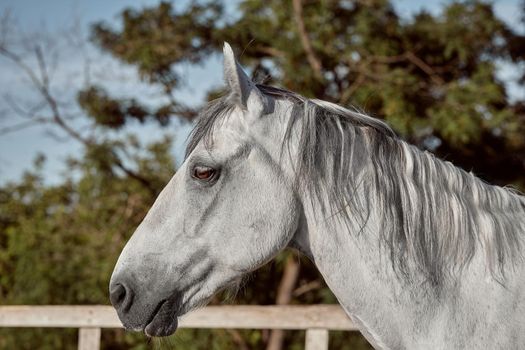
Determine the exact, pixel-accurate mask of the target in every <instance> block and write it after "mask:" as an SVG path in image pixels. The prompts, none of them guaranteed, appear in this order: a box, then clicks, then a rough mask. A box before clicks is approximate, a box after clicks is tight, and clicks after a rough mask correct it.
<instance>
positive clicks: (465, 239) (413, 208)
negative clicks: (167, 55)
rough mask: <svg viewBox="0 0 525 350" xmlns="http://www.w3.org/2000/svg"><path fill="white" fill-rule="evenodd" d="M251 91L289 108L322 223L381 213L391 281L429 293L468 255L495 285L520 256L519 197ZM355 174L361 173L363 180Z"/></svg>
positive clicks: (342, 122)
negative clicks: (479, 255) (481, 257)
mask: <svg viewBox="0 0 525 350" xmlns="http://www.w3.org/2000/svg"><path fill="white" fill-rule="evenodd" d="M257 87H258V88H259V89H260V90H261V91H262V92H263V93H264V94H266V95H268V96H271V97H273V98H276V99H286V100H289V101H291V102H292V104H293V107H292V110H291V117H290V121H289V123H288V126H287V130H286V136H285V143H286V140H287V139H290V138H291V137H290V135H291V132H292V129H293V128H294V126H295V125H296V123H297V122H298V121H301V122H300V123H299V128H300V130H299V145H298V154H299V155H300V156H299V159H297V163H296V164H295V174H296V176H297V179H296V180H297V183H298V185H299V186H300V188H301V189H302V190H305V191H310V192H311V193H312V194H314V195H313V196H312V197H311V198H318V199H320V201H319V202H321V203H327V205H322V207H321V208H320V214H322V216H323V217H324V218H327V217H329V218H334V219H335V218H337V219H339V220H342V221H343V222H345V223H346V224H347V225H349V224H350V222H352V220H354V222H355V220H356V219H359V220H360V221H361V228H363V227H364V226H365V225H366V223H367V220H368V217H369V215H370V213H371V211H372V210H374V211H376V212H378V213H383V217H382V222H381V233H380V235H381V242H382V246H384V247H386V248H387V249H388V251H389V255H390V260H391V263H392V265H393V267H394V269H395V271H397V272H400V275H401V276H403V277H405V278H410V277H411V276H412V275H413V274H412V273H411V271H413V268H415V269H416V270H417V271H418V272H419V273H420V274H422V275H423V276H424V279H425V280H426V281H428V282H429V283H431V285H433V286H436V287H439V286H442V285H443V284H444V283H445V282H446V281H447V280H448V278H447V277H448V276H450V275H452V274H453V273H455V272H457V271H458V270H460V269H462V268H463V267H465V266H466V265H467V264H468V263H469V262H470V261H471V260H472V258H473V257H474V255H475V253H476V252H477V250H478V249H482V250H483V251H484V254H485V256H486V259H487V265H488V268H489V269H490V271H491V272H492V273H493V275H495V276H496V275H497V276H502V277H504V273H503V272H504V266H505V264H506V262H507V261H516V260H517V259H519V258H522V256H523V254H522V253H521V251H522V250H521V248H522V240H523V238H524V237H523V232H525V221H524V220H523V219H522V220H517V217H518V215H520V216H521V217H522V218H525V197H523V196H520V195H519V194H518V193H517V191H513V190H511V189H509V188H502V187H498V186H492V185H490V184H487V183H485V182H483V181H482V180H480V179H479V178H477V177H476V176H474V175H473V174H472V173H467V172H465V171H464V170H462V169H460V168H457V167H455V166H454V165H452V164H451V163H450V162H445V161H442V160H440V159H438V158H436V157H435V156H434V155H432V154H431V153H429V152H427V151H424V152H423V151H421V150H419V149H418V148H417V147H415V146H412V145H409V144H407V143H406V142H405V141H403V140H401V139H400V138H399V137H398V136H397V135H396V134H395V132H394V131H393V130H392V129H391V128H390V127H389V126H388V125H387V124H385V123H384V122H382V121H381V120H378V119H375V118H372V117H370V116H368V115H366V114H364V113H361V112H359V111H357V110H350V109H346V108H343V107H341V106H339V105H336V104H333V103H330V102H326V101H321V100H316V99H308V98H305V97H303V96H301V95H299V94H296V93H294V92H291V91H287V90H284V89H279V88H275V87H270V86H266V85H257ZM233 108H234V105H233V103H232V102H231V101H230V99H229V98H228V96H225V97H222V98H220V99H217V100H215V101H212V102H211V103H209V104H208V106H207V107H206V108H205V109H204V110H203V112H202V113H201V116H200V118H199V119H198V121H197V123H196V126H195V128H194V129H193V131H192V132H191V134H190V137H189V142H188V147H187V149H186V156H188V155H189V154H190V153H191V151H192V150H193V149H194V148H195V147H196V145H197V144H198V143H199V142H200V141H201V140H203V139H204V140H208V139H209V138H210V136H211V135H212V133H213V129H214V126H215V125H216V124H217V121H218V120H220V119H222V118H223V117H224V116H225V115H227V114H228V113H229V112H230V111H231V110H232V109H233ZM283 149H284V147H283ZM365 169H368V170H371V171H368V172H366V175H363V174H364V171H365ZM357 191H361V193H363V194H365V196H357V195H355V194H356V193H357ZM360 197H364V198H362V199H360ZM326 198H328V200H325V199H326ZM372 205H373V208H372ZM359 232H361V230H359ZM520 235H521V236H520ZM410 266H411V267H410Z"/></svg>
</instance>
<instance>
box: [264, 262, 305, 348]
mask: <svg viewBox="0 0 525 350" xmlns="http://www.w3.org/2000/svg"><path fill="white" fill-rule="evenodd" d="M300 267H301V265H300V264H299V262H298V261H297V258H296V257H295V256H294V255H290V256H288V258H287V259H286V264H285V265H284V271H283V277H282V278H281V282H280V283H279V289H278V290H277V298H276V300H275V304H277V305H287V304H289V303H290V301H291V300H292V293H293V289H294V287H295V284H296V283H297V278H298V277H299V271H300ZM283 340H284V331H283V330H281V329H274V330H272V332H271V333H270V339H269V340H268V345H267V347H266V350H281V349H282V346H283Z"/></svg>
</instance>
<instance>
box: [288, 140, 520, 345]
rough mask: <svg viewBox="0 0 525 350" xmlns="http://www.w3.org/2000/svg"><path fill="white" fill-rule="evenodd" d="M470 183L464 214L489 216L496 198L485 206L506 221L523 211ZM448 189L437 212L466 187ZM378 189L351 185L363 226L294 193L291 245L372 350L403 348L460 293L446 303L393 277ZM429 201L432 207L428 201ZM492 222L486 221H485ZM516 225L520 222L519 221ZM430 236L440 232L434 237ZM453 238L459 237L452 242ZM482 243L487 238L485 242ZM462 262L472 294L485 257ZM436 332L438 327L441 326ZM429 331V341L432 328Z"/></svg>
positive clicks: (420, 281)
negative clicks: (295, 226) (298, 206)
mask: <svg viewBox="0 0 525 350" xmlns="http://www.w3.org/2000/svg"><path fill="white" fill-rule="evenodd" d="M399 142H401V141H399ZM403 147H407V146H406V145H404V146H403ZM411 151H414V152H415V153H413V154H412V155H413V156H415V157H422V158H428V159H426V160H424V161H429V162H430V161H432V162H440V163H438V164H437V165H436V166H437V167H450V168H451V169H449V170H450V171H451V172H453V174H454V176H456V177H464V176H471V175H469V174H466V173H464V172H461V171H460V170H458V169H456V168H453V167H452V165H450V164H449V163H443V162H441V161H438V160H435V159H433V157H430V156H429V155H428V154H424V153H421V152H419V151H415V150H411ZM418 152H419V153H418ZM452 168H453V169H452ZM375 171H376V169H374V166H373V164H369V166H365V167H364V168H363V170H362V172H361V174H360V175H361V176H362V177H363V178H370V179H373V178H375V177H376V175H377V173H375ZM456 172H457V173H456ZM383 175H384V174H383ZM440 176H442V173H439V172H434V173H433V174H432V175H431V176H430V177H431V178H430V177H429V178H427V180H429V181H441V180H440V179H439V177H440ZM467 181H468V180H467ZM472 181H473V184H470V185H473V186H474V185H475V188H476V190H477V191H478V192H479V193H476V196H473V197H472V203H471V204H472V205H473V207H470V208H467V209H466V210H476V209H477V208H475V206H478V207H480V208H484V211H483V215H492V214H490V213H489V211H490V209H491V208H489V207H488V206H489V204H490V203H489V202H490V201H489V199H490V198H491V197H492V198H495V197H497V198H500V199H501V200H498V201H495V202H494V203H492V204H491V205H492V207H494V209H495V211H497V212H499V211H505V210H507V214H506V215H507V216H508V217H507V219H511V218H512V217H516V216H517V215H519V214H520V213H521V215H522V216H523V211H520V210H523V209H522V208H523V207H520V203H523V202H522V199H521V198H517V199H516V198H510V199H509V198H507V196H508V195H510V194H508V193H505V192H506V190H504V189H501V188H497V187H494V186H488V185H485V184H483V183H481V181H479V180H478V179H473V180H472ZM376 183H379V184H380V183H381V182H380V181H379V182H376ZM454 184H456V185H457V183H454V182H451V187H450V188H448V189H447V190H448V191H449V192H450V193H449V194H448V196H446V197H444V198H445V199H444V202H442V203H440V204H441V207H440V208H436V209H442V210H443V209H444V207H443V205H450V203H449V202H447V200H448V199H454V200H457V198H458V197H461V196H464V195H465V191H467V189H468V188H471V187H469V186H459V185H458V186H456V185H454ZM454 186H455V187H454ZM380 190H381V188H379V187H373V186H372V187H366V186H359V187H358V188H357V192H356V193H354V195H356V196H358V197H360V198H368V199H369V200H370V202H369V203H368V207H369V208H370V209H371V210H370V212H369V213H368V215H367V220H366V223H365V224H363V222H362V221H361V220H360V219H359V215H355V216H353V215H352V213H350V214H351V215H350V216H349V217H350V220H340V218H339V216H338V215H333V216H323V215H320V214H319V213H324V212H325V210H324V208H326V207H327V203H329V202H330V201H331V200H333V198H328V197H326V198H319V196H317V195H316V194H314V193H311V192H308V191H304V192H303V193H302V194H301V201H302V203H303V207H304V217H303V218H302V220H301V225H300V228H299V230H298V232H297V234H296V237H295V238H294V240H293V242H292V244H293V245H295V246H296V247H297V248H299V250H302V251H303V252H304V253H306V254H307V255H308V256H309V257H310V258H311V259H312V260H313V261H314V263H315V264H316V266H317V267H318V269H319V271H320V272H321V274H322V275H323V277H324V279H325V281H326V283H327V284H328V286H329V287H330V289H331V290H332V292H333V293H334V294H335V295H336V297H337V298H338V300H339V302H340V303H341V305H342V306H343V308H344V309H345V310H346V312H347V313H348V314H349V315H350V316H351V318H352V319H353V321H354V322H355V323H356V324H357V325H358V326H359V327H360V329H361V331H362V332H363V333H364V335H365V336H366V337H367V339H368V340H369V341H370V342H371V343H372V344H373V345H374V346H375V347H376V348H379V349H389V348H403V347H404V346H406V341H407V339H414V338H416V337H417V336H419V335H417V334H415V333H416V331H415V329H419V331H420V332H421V334H424V333H425V332H431V331H430V330H429V329H430V326H428V327H429V328H428V329H424V328H425V327H427V326H426V324H430V323H431V322H430V321H429V320H430V319H431V316H433V315H431V314H432V312H433V310H436V312H437V310H438V309H439V310H443V305H449V304H453V303H454V302H455V301H454V300H453V298H464V297H465V296H464V295H459V296H458V293H459V292H457V290H456V289H455V288H456V287H453V288H450V289H448V290H447V293H448V295H449V296H450V298H449V296H447V297H446V298H440V297H439V296H438V295H437V294H435V293H433V291H432V288H431V287H430V286H429V285H427V284H426V280H425V278H426V277H427V276H425V275H424V274H421V275H417V274H416V275H413V276H412V278H411V279H410V280H409V281H404V280H403V279H402V278H400V276H399V274H398V271H396V270H395V269H394V267H393V263H392V261H391V259H390V256H389V254H390V252H389V251H388V247H385V245H388V244H384V236H383V232H384V226H383V221H384V215H385V213H384V211H383V210H381V209H380V208H381V206H380V205H379V203H378V201H380V198H381V196H379V195H378V193H377V191H380ZM416 190H418V189H416ZM498 195H501V196H498ZM327 196H328V195H327ZM470 196H472V195H471V194H470ZM510 196H513V195H510ZM520 201H521V202H520ZM363 202H366V200H365V201H363ZM427 204H428V203H427ZM432 204H435V203H430V205H432ZM467 207H468V206H467ZM378 208H379V209H378ZM508 208H514V211H512V212H509V211H508ZM520 208H521V209H520ZM451 209H453V208H451ZM493 219H494V218H493V217H490V219H489V220H493ZM520 220H521V221H520V222H523V221H522V220H523V219H520ZM420 229H422V228H420ZM427 233H428V232H427ZM431 233H433V234H442V232H431ZM520 233H521V234H523V233H522V232H520ZM494 234H495V232H489V233H487V235H489V236H490V235H494ZM458 238H461V237H456V239H458ZM487 239H488V240H489V241H490V239H491V237H487ZM456 243H457V242H456ZM478 250H479V249H478ZM478 253H479V252H478ZM468 264H469V266H468V271H469V272H468V274H467V275H468V276H466V277H464V279H463V281H464V282H465V281H466V282H465V284H467V285H470V286H472V288H473V290H471V291H470V293H465V294H471V295H472V293H474V292H475V289H476V288H479V286H480V284H479V283H481V282H480V281H481V280H484V279H485V277H486V264H487V261H486V256H485V254H474V256H473V257H472V258H471V260H470V261H469V262H468ZM480 276H481V277H480ZM462 278H463V277H462ZM483 283H484V282H483ZM483 283H482V284H481V285H483V287H486V286H487V284H486V283H485V284H483ZM422 286H423V287H422ZM499 287H500V286H499V285H498V283H494V281H493V282H491V283H490V285H489V287H488V288H489V289H490V290H491V291H494V290H499ZM469 288H470V287H469ZM462 293H463V292H462ZM467 297H470V296H467ZM456 301H457V300H456ZM445 308H446V307H445ZM444 313H445V316H443V317H444V319H446V317H448V316H449V315H448V314H447V313H446V312H444ZM451 324H452V323H451ZM421 325H424V326H421ZM415 327H416V328H415ZM418 327H421V328H418ZM439 329H441V330H443V329H445V327H442V328H438V330H439ZM407 332H409V333H407ZM433 333H434V335H435V336H436V334H437V333H436V331H435V330H434V331H433Z"/></svg>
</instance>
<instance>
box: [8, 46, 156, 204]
mask: <svg viewBox="0 0 525 350" xmlns="http://www.w3.org/2000/svg"><path fill="white" fill-rule="evenodd" d="M35 55H36V57H37V61H38V65H39V69H40V75H41V79H39V78H38V75H37V73H36V72H35V71H34V70H33V69H32V68H31V67H30V66H28V65H27V64H26V63H25V62H24V61H23V59H22V58H21V57H20V56H19V55H17V54H15V53H14V52H12V51H10V50H8V49H7V48H6V47H5V46H0V56H4V57H5V58H7V59H8V60H10V61H11V62H13V63H14V64H15V65H17V66H18V67H19V68H20V69H21V70H22V71H23V72H24V73H25V74H26V75H27V76H28V77H29V79H30V80H31V82H32V84H33V86H34V87H35V88H36V89H37V91H38V92H39V93H40V95H41V96H42V97H43V98H44V100H45V101H46V103H47V105H48V106H49V108H50V109H51V114H52V116H51V117H50V118H45V120H46V121H47V122H52V123H54V124H56V125H57V126H59V127H60V128H61V129H62V130H63V131H65V132H66V133H67V134H68V135H69V136H70V137H72V138H73V139H75V140H77V141H78V142H80V143H82V144H83V145H84V146H93V145H94V144H95V142H94V140H93V139H91V138H86V137H84V136H82V135H81V134H80V133H79V132H77V131H76V130H75V129H74V128H72V127H71V126H70V125H69V124H68V123H67V122H66V120H65V119H64V118H63V117H62V115H61V113H60V108H59V106H58V103H57V101H56V99H55V98H54V97H53V95H52V94H51V91H50V88H49V86H50V85H49V77H48V74H47V67H46V63H45V60H44V57H43V55H42V51H41V50H40V49H39V47H38V46H37V47H36V48H35ZM42 120H44V119H43V118H37V119H35V118H32V119H31V120H30V121H29V122H27V123H21V124H18V125H14V126H10V127H7V128H4V129H3V130H1V131H3V132H1V131H0V135H1V134H6V133H8V132H11V131H15V130H20V129H21V128H25V127H29V125H28V123H31V122H32V123H35V122H39V121H40V122H42ZM113 153H114V152H113ZM113 155H114V157H113V158H114V162H113V164H114V165H115V166H116V167H117V168H119V169H120V170H122V171H123V172H124V173H125V174H126V175H128V176H129V177H131V178H133V179H135V180H136V181H138V182H140V183H141V184H142V185H143V186H145V187H146V188H147V189H148V190H149V191H150V192H151V193H152V194H156V193H155V192H156V191H155V189H154V188H153V187H152V185H151V183H150V181H149V180H148V179H146V178H144V177H142V176H141V175H140V174H138V173H136V172H135V171H133V170H131V169H130V168H128V167H127V166H126V165H124V164H123V163H122V160H121V159H120V157H119V156H118V155H117V154H116V153H114V154H113Z"/></svg>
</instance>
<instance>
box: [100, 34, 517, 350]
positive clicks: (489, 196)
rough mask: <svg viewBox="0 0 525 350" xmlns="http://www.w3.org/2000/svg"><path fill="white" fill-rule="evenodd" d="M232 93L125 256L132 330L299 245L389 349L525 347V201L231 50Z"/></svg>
mask: <svg viewBox="0 0 525 350" xmlns="http://www.w3.org/2000/svg"><path fill="white" fill-rule="evenodd" d="M224 54H225V62H224V65H225V79H226V82H227V84H228V86H229V88H230V93H229V94H228V95H227V96H225V97H222V98H220V99H218V100H215V101H212V102H211V103H209V104H208V106H207V107H206V108H205V109H204V110H203V112H202V113H201V116H200V118H199V120H198V122H197V125H196V126H195V128H194V130H193V132H192V134H191V135H190V139H189V144H188V147H187V151H186V159H185V161H184V163H183V165H182V166H181V168H180V169H179V171H178V172H177V174H175V176H174V177H173V179H172V180H171V181H170V183H169V184H168V185H167V186H166V188H165V189H164V190H163V191H162V193H161V194H160V195H159V198H158V199H157V201H156V202H155V204H154V205H153V207H152V209H151V210H150V212H149V213H148V215H147V216H146V218H145V219H144V221H143V223H142V224H141V225H140V226H139V228H138V229H137V231H136V233H135V234H134V235H133V237H132V238H131V239H130V241H129V242H128V244H127V245H126V247H125V249H124V251H123V252H122V254H121V256H120V258H119V261H118V263H117V266H116V267H115V271H114V273H113V276H112V280H111V284H110V296H111V301H112V303H113V305H114V306H115V307H116V309H117V311H118V314H119V317H120V318H121V320H122V322H123V323H124V325H125V326H127V327H128V328H131V329H136V330H143V331H145V332H146V333H147V334H150V335H155V336H164V335H169V334H171V333H173V332H174V331H175V329H176V327H177V317H178V316H180V315H182V314H184V313H186V312H188V311H189V310H191V309H193V308H195V307H197V306H199V305H202V304H203V303H205V302H206V301H207V300H208V299H209V298H210V297H211V296H212V295H213V294H215V293H216V292H217V291H218V290H220V289H221V288H223V287H224V286H226V285H228V284H229V283H231V282H232V281H235V280H238V279H239V278H241V277H242V276H243V275H244V274H246V273H247V272H249V271H253V270H254V269H256V268H257V267H259V266H260V265H261V264H263V263H265V262H267V261H268V260H270V259H271V258H273V257H274V256H275V255H276V254H277V253H278V252H279V251H280V250H282V249H284V248H286V247H287V246H288V247H294V248H297V249H298V250H300V251H301V252H303V253H304V254H306V255H307V256H309V257H310V258H311V259H312V260H313V262H314V263H315V264H316V266H317V267H318V268H319V270H320V272H321V274H322V275H323V277H324V278H325V280H326V282H327V284H328V286H329V287H330V288H331V290H332V291H333V292H334V294H335V295H336V296H337V298H338V299H339V301H340V303H341V305H342V306H343V308H344V309H345V310H346V312H347V313H348V315H349V316H350V317H351V318H352V319H353V320H354V322H355V323H356V324H357V325H358V326H359V327H360V329H361V331H362V332H363V334H364V335H365V337H367V339H368V340H369V341H370V342H371V344H372V345H374V346H375V347H376V348H378V349H405V348H409V349H451V348H454V349H460V348H461V349H464V348H481V349H518V348H525V264H524V246H523V245H524V242H523V241H524V239H525V198H524V197H523V196H521V195H519V194H518V193H517V192H516V191H512V190H510V189H507V188H501V187H497V186H492V185H489V184H486V183H484V182H482V181H481V180H480V179H478V178H477V177H475V176H474V175H473V174H472V173H467V172H465V171H463V170H461V169H459V168H456V167H454V166H453V165H452V164H451V163H449V162H443V161H441V160H439V159H437V158H435V157H434V156H433V155H432V154H430V153H428V152H422V151H420V150H419V149H417V148H416V147H414V146H411V145H409V144H407V143H406V142H404V141H403V140H401V139H400V138H398V137H397V136H396V134H395V133H394V132H393V131H392V130H391V129H390V127H388V126H387V125H386V124H385V123H383V122H382V121H380V120H377V119H374V118H372V117H369V116H367V115H365V114H363V113H360V112H358V111H356V110H348V109H345V108H343V107H341V106H338V105H336V104H333V103H330V102H326V101H320V100H315V99H307V98H305V97H303V96H300V95H298V94H296V93H294V92H290V91H286V90H283V89H278V88H275V87H270V86H265V85H256V84H254V83H252V82H251V80H250V79H249V78H248V77H247V76H246V75H245V73H244V72H243V71H242V69H241V67H240V66H239V64H238V63H237V62H236V61H235V58H234V56H233V52H232V50H231V48H230V47H229V45H227V44H225V52H224Z"/></svg>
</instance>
